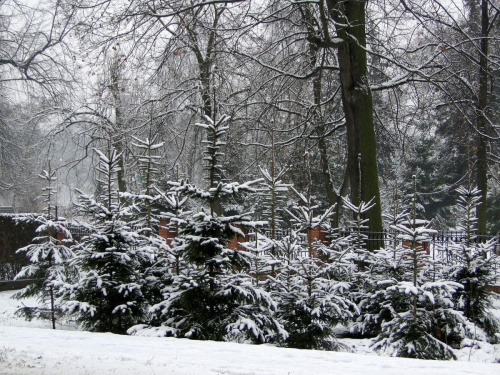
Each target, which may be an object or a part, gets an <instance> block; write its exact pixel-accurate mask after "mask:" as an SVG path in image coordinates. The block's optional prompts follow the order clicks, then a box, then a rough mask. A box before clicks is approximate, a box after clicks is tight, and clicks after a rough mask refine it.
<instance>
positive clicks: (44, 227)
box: [13, 163, 74, 329]
mask: <svg viewBox="0 0 500 375" xmlns="http://www.w3.org/2000/svg"><path fill="white" fill-rule="evenodd" d="M40 178H41V179H43V180H44V181H45V182H46V183H47V185H46V187H45V188H44V189H43V191H44V193H43V194H42V195H43V196H44V198H45V199H44V202H46V203H47V207H46V209H45V211H46V213H45V214H42V215H36V214H25V215H22V214H21V215H17V216H16V217H15V220H16V221H17V222H34V223H37V224H38V228H37V229H36V233H37V236H36V237H35V238H34V239H33V242H34V243H33V244H31V245H28V246H25V247H23V248H21V249H19V250H18V252H24V253H26V256H27V257H28V258H29V262H30V264H29V265H28V266H26V267H23V269H22V270H21V272H19V274H17V275H16V280H17V279H26V278H28V279H33V280H34V282H33V283H31V284H30V285H28V286H27V287H25V288H24V289H21V290H20V291H18V292H17V293H16V294H14V296H13V297H14V298H17V299H22V298H26V297H33V296H36V297H37V298H38V301H39V302H41V303H42V307H26V306H25V307H22V308H21V309H20V310H19V311H18V313H21V314H23V315H24V316H25V317H26V318H27V319H31V318H32V317H33V316H37V317H44V318H50V320H51V321H52V328H53V329H55V328H56V315H57V314H60V310H59V308H58V306H57V304H56V291H55V290H54V283H55V282H56V281H58V280H67V279H68V278H69V277H71V275H72V274H73V273H74V272H73V271H72V270H71V267H69V265H68V261H69V260H70V259H71V258H72V257H73V253H72V251H71V250H70V249H69V248H68V247H67V246H66V245H65V244H64V243H65V240H58V238H57V236H58V235H62V236H63V237H64V238H65V239H66V240H70V239H71V234H70V232H69V231H68V229H67V223H66V221H65V219H63V218H57V217H56V216H55V208H54V207H53V205H52V204H53V203H52V200H53V196H54V193H55V189H54V186H53V183H54V182H55V181H56V172H55V171H52V170H51V168H50V163H49V169H48V171H46V170H44V171H43V173H42V174H41V175H40Z"/></svg>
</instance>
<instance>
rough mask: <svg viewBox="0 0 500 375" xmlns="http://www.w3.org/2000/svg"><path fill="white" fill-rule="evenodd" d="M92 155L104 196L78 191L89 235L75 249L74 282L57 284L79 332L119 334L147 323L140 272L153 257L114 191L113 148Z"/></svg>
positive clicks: (115, 156)
mask: <svg viewBox="0 0 500 375" xmlns="http://www.w3.org/2000/svg"><path fill="white" fill-rule="evenodd" d="M95 152H96V154H97V156H98V158H99V164H98V167H97V172H98V177H97V181H98V182H99V183H100V184H101V186H102V195H101V196H99V197H97V199H95V198H94V197H92V196H89V195H86V194H84V193H82V192H81V191H78V192H79V193H80V197H79V204H78V207H79V209H80V211H81V213H82V214H84V215H87V218H88V220H89V222H88V223H85V224H82V226H83V227H84V228H85V229H86V230H87V232H88V234H87V235H86V236H84V237H83V238H82V240H81V242H80V243H79V244H77V245H75V246H74V247H73V251H74V252H75V255H76V256H75V258H74V259H73V261H72V264H73V265H74V266H75V267H77V268H78V269H79V271H80V275H79V278H78V280H77V281H76V282H74V283H60V284H59V291H60V292H61V294H62V299H63V300H64V305H63V306H64V308H65V309H66V310H67V311H68V312H70V313H73V314H75V315H76V318H77V321H79V322H80V323H81V324H82V326H83V328H85V329H87V330H90V331H97V332H113V333H120V334H123V333H125V332H126V330H127V329H128V328H129V327H131V326H132V325H134V324H136V323H138V322H141V321H143V319H145V314H146V311H145V303H144V295H143V289H142V288H143V281H142V276H143V275H142V272H141V269H142V265H143V264H144V262H146V261H147V259H149V258H150V256H151V254H150V252H149V251H148V249H147V248H146V249H145V248H144V247H143V246H141V245H142V243H143V242H142V240H143V238H142V236H141V235H140V234H139V233H137V231H135V230H134V229H133V228H132V227H131V225H130V224H129V223H128V220H129V219H130V217H131V213H130V207H127V206H125V204H124V203H123V202H122V201H121V200H120V197H119V195H118V192H117V190H116V188H115V183H116V175H117V172H118V170H119V166H118V165H119V158H120V154H119V153H117V152H116V150H115V149H114V148H111V147H110V149H109V152H108V155H105V154H104V153H102V152H101V151H98V150H95Z"/></svg>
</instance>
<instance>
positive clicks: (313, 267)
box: [271, 159, 356, 350]
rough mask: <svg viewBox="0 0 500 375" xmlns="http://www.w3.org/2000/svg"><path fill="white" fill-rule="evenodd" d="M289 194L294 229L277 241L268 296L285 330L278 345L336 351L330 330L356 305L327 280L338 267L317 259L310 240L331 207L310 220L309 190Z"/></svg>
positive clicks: (349, 315) (344, 286) (343, 289)
mask: <svg viewBox="0 0 500 375" xmlns="http://www.w3.org/2000/svg"><path fill="white" fill-rule="evenodd" d="M306 160H307V159H306ZM309 181H310V180H309ZM292 189H293V188H292ZM293 190H294V191H295V192H296V194H297V195H298V197H299V199H300V204H299V205H297V206H295V207H293V208H292V209H291V210H286V212H287V213H288V215H289V216H290V217H291V220H292V222H293V223H294V224H295V230H291V231H290V237H289V238H284V239H283V240H282V241H281V242H280V243H279V248H281V251H280V253H279V254H280V255H281V262H282V264H281V267H280V270H279V273H278V275H277V276H276V277H275V278H271V280H272V282H273V295H274V296H275V299H277V300H278V301H279V312H278V316H279V318H280V320H281V322H282V324H283V325H284V327H285V329H286V331H287V332H288V338H287V339H286V340H285V341H284V342H282V343H281V345H283V346H286V347H291V348H301V349H321V350H338V349H339V348H340V344H339V343H338V341H337V340H336V337H335V332H334V327H335V325H337V324H338V323H345V322H346V321H347V320H348V319H351V318H352V316H353V312H355V311H356V307H355V305H354V304H353V303H352V302H351V301H350V300H349V299H348V298H347V292H348V289H349V284H348V283H345V282H339V281H338V280H336V279H335V278H334V277H333V275H334V272H332V269H333V267H334V266H338V264H335V265H334V264H331V263H328V262H327V261H326V259H325V257H324V256H321V255H322V254H320V253H319V251H320V249H319V247H320V246H319V245H320V244H319V243H316V239H315V238H313V230H317V229H318V228H320V226H321V225H322V224H324V223H326V222H327V221H329V219H330V216H331V215H332V212H333V210H334V207H330V208H329V209H328V210H327V211H326V212H325V213H324V214H323V215H320V216H315V215H314V210H315V209H317V208H318V206H317V205H314V204H313V203H312V198H311V196H310V194H309V190H308V193H306V196H304V195H303V194H300V193H299V192H297V191H296V190H295V189H293ZM304 232H305V233H304ZM301 234H302V235H301ZM304 237H305V241H304Z"/></svg>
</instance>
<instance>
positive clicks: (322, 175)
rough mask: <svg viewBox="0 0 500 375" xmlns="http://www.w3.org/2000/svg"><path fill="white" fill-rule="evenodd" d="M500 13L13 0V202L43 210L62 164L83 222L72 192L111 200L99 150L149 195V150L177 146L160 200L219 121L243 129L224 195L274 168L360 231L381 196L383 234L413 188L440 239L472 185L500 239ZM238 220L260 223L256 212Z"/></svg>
mask: <svg viewBox="0 0 500 375" xmlns="http://www.w3.org/2000/svg"><path fill="white" fill-rule="evenodd" d="M498 5H499V4H498V3H497V2H496V1H488V0H481V1H475V0H474V1H470V0H468V1H458V0H453V1H450V2H447V3H446V4H444V3H442V2H439V1H434V0H415V1H406V0H402V1H400V0H394V1H383V2H382V1H372V2H367V1H332V0H317V1H294V2H292V1H282V0H268V1H262V2H252V1H242V0H233V1H216V0H205V1H197V0H176V1H153V0H140V1H133V2H129V1H121V0H104V1H100V2H97V3H96V2H94V1H86V0H59V1H45V2H39V3H38V2H36V1H22V0H2V1H0V7H1V8H0V9H1V12H0V14H1V15H0V33H1V35H2V43H1V45H0V80H1V81H0V82H1V86H0V90H1V91H2V99H1V100H0V176H1V179H0V203H1V204H4V205H12V206H14V207H15V208H16V210H17V211H19V212H22V211H24V212H26V211H31V212H37V211H39V210H40V208H41V207H42V203H41V199H40V193H39V192H40V185H39V182H38V181H37V177H36V176H37V175H38V174H39V173H40V172H41V171H42V170H44V169H45V170H47V169H48V168H49V167H48V166H49V163H50V166H51V168H52V170H54V171H56V173H57V177H58V181H59V182H58V184H59V185H58V187H57V190H58V193H57V194H58V195H57V197H56V198H57V199H56V203H55V204H56V205H58V206H59V209H60V213H62V214H63V215H65V216H69V217H72V216H74V215H75V212H74V211H73V210H72V203H73V202H74V201H75V200H76V199H75V198H74V194H75V193H74V188H80V189H83V190H85V191H87V192H91V193H92V192H93V193H95V194H96V195H98V194H99V191H100V189H101V187H100V186H99V184H94V183H93V182H92V181H93V178H92V177H93V175H94V174H95V173H96V172H95V169H94V168H95V165H96V163H97V159H96V158H95V155H94V153H93V152H91V150H92V149H93V148H98V149H109V147H111V146H112V147H114V148H115V149H116V151H117V152H118V153H121V158H120V162H119V166H120V168H119V171H118V172H117V173H118V182H117V186H118V189H119V190H120V191H121V192H125V191H127V192H140V191H141V190H142V189H143V187H144V186H149V183H148V182H145V181H144V180H143V179H142V177H141V172H140V162H139V161H138V160H140V158H138V156H139V155H141V154H142V153H143V152H144V150H145V149H144V148H141V146H140V141H139V140H144V139H148V140H154V142H156V143H163V144H164V147H162V148H161V149H157V150H156V151H155V153H156V155H157V156H158V160H159V162H160V165H159V166H158V168H159V171H160V174H159V176H158V181H157V183H156V185H157V186H158V187H160V188H164V187H165V186H166V185H165V184H166V182H167V181H169V180H176V181H180V180H181V179H185V180H186V179H187V180H189V181H191V182H194V183H198V184H199V183H201V182H202V181H204V178H205V172H204V166H203V165H204V162H203V160H204V158H205V157H214V156H215V154H213V155H206V154H204V147H203V144H202V142H204V141H203V139H202V137H203V136H202V132H201V129H200V127H198V126H196V123H199V122H205V121H206V120H205V116H207V117H209V118H210V119H212V120H213V121H215V122H217V121H220V120H222V119H224V118H228V124H229V125H230V126H229V130H228V131H227V134H226V139H224V141H223V142H224V143H225V144H224V145H221V149H220V150H219V151H217V152H220V153H221V156H220V167H217V168H218V170H217V171H215V170H212V171H210V173H209V180H208V182H207V183H208V184H211V185H212V186H215V181H217V180H218V179H219V178H221V179H224V180H233V181H239V182H243V181H247V180H255V179H257V178H261V177H262V170H266V171H267V172H266V173H268V175H269V177H270V178H271V180H273V179H274V178H275V177H276V176H278V175H279V179H280V180H281V181H282V183H284V184H293V186H294V187H295V189H296V190H297V191H298V192H300V193H301V194H304V195H305V196H307V197H310V198H311V199H312V202H314V204H317V205H319V207H320V208H321V209H327V208H328V207H330V206H331V205H334V204H336V208H335V211H336V214H337V215H335V217H334V218H333V219H332V220H333V226H347V223H346V220H349V219H350V218H351V217H350V215H351V214H350V213H349V212H348V210H345V209H344V208H343V204H342V199H341V197H342V196H344V197H345V196H349V199H350V201H351V202H352V203H353V204H355V205H358V204H360V202H368V201H370V200H371V199H374V200H373V203H375V205H374V207H373V208H372V209H370V210H368V211H367V212H365V213H363V217H365V218H366V219H369V220H368V221H367V222H366V225H368V227H369V230H370V231H374V232H378V231H381V230H382V229H383V222H382V212H387V213H388V212H393V211H394V209H396V206H398V205H400V204H405V203H408V202H409V201H408V197H409V196H410V195H411V194H412V193H413V186H412V184H413V182H412V176H413V175H415V176H416V179H417V191H418V192H419V195H418V207H417V209H418V210H419V214H420V216H422V217H424V218H425V219H427V220H433V223H432V226H433V227H434V228H437V229H449V228H454V227H455V226H456V224H457V222H456V215H455V213H454V211H453V207H454V202H455V201H456V198H457V193H456V192H455V190H456V189H457V188H458V187H459V186H469V187H477V188H478V189H479V190H480V191H481V192H482V204H481V205H480V206H478V208H477V212H476V215H477V219H478V233H479V234H480V235H484V234H495V233H496V232H498V230H499V229H500V220H499V218H500V192H499V162H500V156H499V155H500V153H499V140H498V139H499V125H498V119H499V111H498V107H499V99H498V94H499V89H498V84H497V82H498V77H499V69H498V68H499V58H498V56H499V53H498V47H499V44H498V39H499V37H498V35H499V30H498V11H499V8H498ZM208 141H210V136H209V138H208ZM212 150H213V151H214V152H215V149H212ZM222 154H223V155H222ZM283 199H284V200H283V204H284V205H285V206H286V205H289V206H290V205H291V204H293V203H292V202H294V201H296V199H297V198H296V196H295V195H294V194H293V193H290V194H289V195H287V196H286V197H284V198H283ZM210 204H211V207H212V210H213V211H214V212H217V213H218V214H223V213H224V210H223V207H222V205H221V203H220V202H217V201H214V202H211V203H210ZM273 204H274V203H273ZM225 206H226V214H227V213H228V211H227V210H229V211H230V210H231V209H234V210H237V211H249V210H252V211H255V216H256V219H265V217H264V216H265V215H263V214H262V212H260V211H259V206H260V205H259V200H258V199H249V198H247V199H245V200H243V201H241V200H240V201H233V202H230V203H229V205H227V204H226V205H225ZM227 207H230V208H227ZM271 221H272V225H273V226H275V223H274V220H271ZM280 225H285V226H286V224H280ZM379 246H380V244H374V247H379Z"/></svg>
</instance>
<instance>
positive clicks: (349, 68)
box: [328, 0, 383, 249]
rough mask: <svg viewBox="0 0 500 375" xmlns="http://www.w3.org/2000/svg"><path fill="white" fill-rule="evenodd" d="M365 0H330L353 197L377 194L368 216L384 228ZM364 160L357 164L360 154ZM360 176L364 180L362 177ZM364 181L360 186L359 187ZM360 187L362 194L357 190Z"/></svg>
mask: <svg viewBox="0 0 500 375" xmlns="http://www.w3.org/2000/svg"><path fill="white" fill-rule="evenodd" d="M365 5H366V0H360V1H338V0H329V1H328V7H329V12H330V17H331V18H332V20H333V21H334V22H335V27H336V30H337V35H338V37H339V38H341V39H342V42H341V43H340V44H339V46H338V60H339V68H340V81H341V85H342V104H343V108H344V113H345V119H346V130H347V148H348V156H347V168H348V174H349V183H350V186H351V200H352V202H353V203H354V204H355V205H358V204H359V202H360V201H365V202H367V201H369V200H371V199H372V198H374V203H375V207H373V208H372V209H371V210H369V211H368V212H367V213H366V214H365V215H364V218H365V219H369V221H368V223H367V225H368V230H369V231H371V232H381V231H382V230H383V227H382V211H381V207H380V191H379V185H378V169H377V151H376V139H375V126H374V122H373V100H372V94H371V92H370V89H369V83H368V68H367V55H366V49H365V47H366V31H365V17H366V15H365ZM359 155H361V162H360V163H359V164H358V157H359ZM360 176H361V181H360ZM359 184H361V188H360V189H359V190H358V189H357V187H358V186H359ZM358 191H360V194H358ZM382 245H383V242H382V241H381V240H376V241H369V242H368V247H369V249H377V248H380V247H381V246H382Z"/></svg>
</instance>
